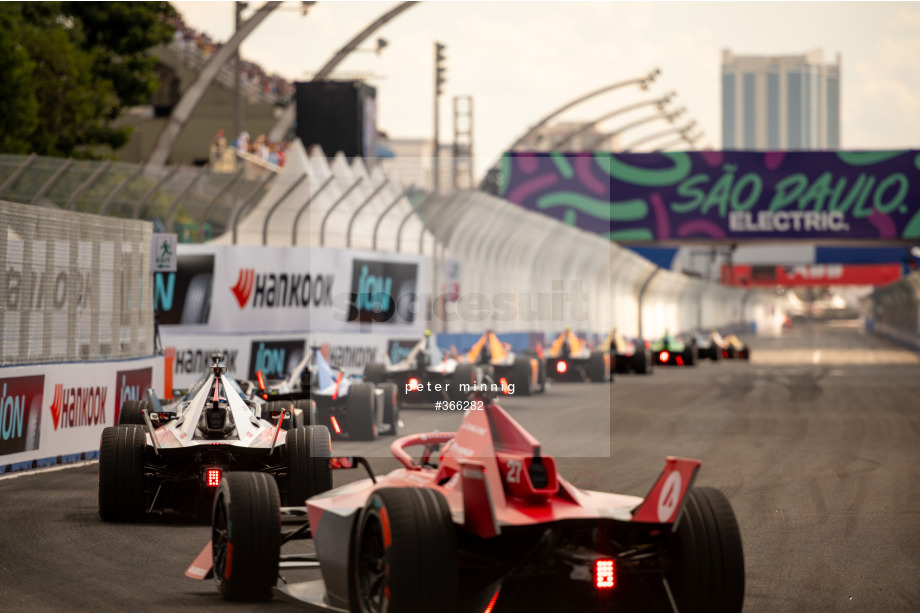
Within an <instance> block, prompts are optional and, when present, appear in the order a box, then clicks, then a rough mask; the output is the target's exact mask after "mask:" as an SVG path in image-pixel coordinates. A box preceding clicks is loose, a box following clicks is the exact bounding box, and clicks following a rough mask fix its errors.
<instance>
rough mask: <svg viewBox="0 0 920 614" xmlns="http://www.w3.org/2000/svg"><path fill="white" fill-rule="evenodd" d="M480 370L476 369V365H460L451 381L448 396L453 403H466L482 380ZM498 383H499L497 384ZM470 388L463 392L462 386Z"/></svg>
mask: <svg viewBox="0 0 920 614" xmlns="http://www.w3.org/2000/svg"><path fill="white" fill-rule="evenodd" d="M480 379H481V378H480V375H479V370H478V369H477V368H476V365H470V364H465V363H464V364H459V365H457V368H456V369H455V370H454V376H453V378H452V379H451V381H450V388H449V389H448V390H449V392H448V396H449V397H450V400H451V401H464V400H466V397H467V396H468V395H469V394H470V392H472V391H473V390H474V389H475V388H474V387H475V386H477V385H478V384H479V380H480ZM496 383H497V382H496ZM461 385H464V386H470V389H469V390H461V389H460V386H461Z"/></svg>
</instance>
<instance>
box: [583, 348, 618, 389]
mask: <svg viewBox="0 0 920 614" xmlns="http://www.w3.org/2000/svg"><path fill="white" fill-rule="evenodd" d="M585 371H586V373H587V375H588V379H590V380H591V381H592V382H609V381H611V380H612V379H613V376H612V375H611V373H610V353H609V352H591V355H590V356H589V357H588V365H587V367H586V369H585Z"/></svg>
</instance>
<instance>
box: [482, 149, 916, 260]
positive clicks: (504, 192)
mask: <svg viewBox="0 0 920 614" xmlns="http://www.w3.org/2000/svg"><path fill="white" fill-rule="evenodd" d="M499 194H500V195H501V196H503V197H504V198H506V199H507V200H510V201H511V202H513V203H515V204H518V205H520V206H522V207H524V208H526V209H530V210H532V211H537V212H540V213H543V214H545V215H549V216H551V217H555V218H557V219H559V220H562V221H564V222H565V223H567V224H570V225H573V226H577V227H579V228H581V229H583V230H587V231H590V232H594V233H596V234H599V235H602V236H605V237H608V238H610V239H611V240H614V241H617V242H624V243H635V242H643V241H672V242H682V241H693V240H697V241H699V240H706V241H719V240H726V241H739V240H749V239H771V240H777V239H782V240H789V239H792V240H796V239H809V240H815V239H827V240H834V241H840V240H849V239H859V240H866V239H875V240H880V241H908V240H916V239H918V238H920V151H913V150H910V151H864V152H857V151H818V152H804V151H801V152H800V151H793V152H740V151H725V152H722V151H701V152H669V153H623V154H612V153H590V152H586V153H564V154H563V153H556V152H552V153H525V152H514V153H509V154H505V158H504V161H503V171H502V184H501V187H500V188H499Z"/></svg>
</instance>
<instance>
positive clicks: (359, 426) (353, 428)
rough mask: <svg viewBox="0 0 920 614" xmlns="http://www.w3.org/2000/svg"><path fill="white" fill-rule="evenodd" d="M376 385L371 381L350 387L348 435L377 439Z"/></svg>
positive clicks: (347, 421)
mask: <svg viewBox="0 0 920 614" xmlns="http://www.w3.org/2000/svg"><path fill="white" fill-rule="evenodd" d="M375 390H376V386H374V384H372V383H370V382H361V383H360V384H352V386H351V388H349V389H348V414H347V415H346V416H345V423H346V424H347V426H348V436H349V437H350V438H351V439H354V440H357V441H373V440H374V439H377V411H376V403H375V399H374V391H375Z"/></svg>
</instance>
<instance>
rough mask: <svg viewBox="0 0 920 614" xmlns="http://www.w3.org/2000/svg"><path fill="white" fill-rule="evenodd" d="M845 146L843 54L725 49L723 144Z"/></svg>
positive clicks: (783, 147) (750, 146) (725, 146)
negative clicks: (833, 57) (827, 56)
mask: <svg viewBox="0 0 920 614" xmlns="http://www.w3.org/2000/svg"><path fill="white" fill-rule="evenodd" d="M839 148H840V54H839V53H838V54H837V61H836V63H834V64H825V63H824V54H823V52H822V50H820V49H817V50H815V51H810V52H808V53H806V54H805V55H794V56H736V55H734V54H732V52H731V51H729V50H728V49H725V50H723V52H722V149H753V150H769V149H781V150H796V149H800V150H801V149H808V150H813V149H839Z"/></svg>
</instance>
